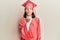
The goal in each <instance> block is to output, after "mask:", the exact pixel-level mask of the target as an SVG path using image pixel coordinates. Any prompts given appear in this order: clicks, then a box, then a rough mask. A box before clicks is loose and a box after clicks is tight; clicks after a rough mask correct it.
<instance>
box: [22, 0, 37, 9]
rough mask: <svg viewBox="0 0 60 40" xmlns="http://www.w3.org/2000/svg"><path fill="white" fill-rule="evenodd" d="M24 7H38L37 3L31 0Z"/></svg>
mask: <svg viewBox="0 0 60 40" xmlns="http://www.w3.org/2000/svg"><path fill="white" fill-rule="evenodd" d="M22 6H23V7H26V6H32V7H33V8H34V7H36V6H37V5H36V4H35V3H33V2H32V1H30V0H27V1H26V2H25V3H23V4H22Z"/></svg>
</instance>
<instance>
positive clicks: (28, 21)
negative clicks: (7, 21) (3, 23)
mask: <svg viewBox="0 0 60 40" xmlns="http://www.w3.org/2000/svg"><path fill="white" fill-rule="evenodd" d="M23 6H24V7H25V9H24V10H25V12H24V15H23V17H22V18H20V19H19V31H20V32H19V36H20V38H21V40H41V30H40V27H41V26H40V19H39V18H38V17H36V16H35V14H34V7H36V6H37V5H36V4H34V3H33V2H31V1H30V0H28V1H26V2H25V3H24V4H23Z"/></svg>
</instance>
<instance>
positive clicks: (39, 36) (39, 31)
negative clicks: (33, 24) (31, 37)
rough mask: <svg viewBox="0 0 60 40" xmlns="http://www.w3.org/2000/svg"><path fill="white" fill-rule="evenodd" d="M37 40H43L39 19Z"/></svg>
mask: <svg viewBox="0 0 60 40" xmlns="http://www.w3.org/2000/svg"><path fill="white" fill-rule="evenodd" d="M37 40H41V24H40V19H38V26H37Z"/></svg>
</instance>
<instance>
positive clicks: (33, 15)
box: [23, 12, 35, 18]
mask: <svg viewBox="0 0 60 40" xmlns="http://www.w3.org/2000/svg"><path fill="white" fill-rule="evenodd" d="M23 17H24V18H26V17H27V14H26V12H25V13H24V15H23ZM32 18H35V14H34V12H32Z"/></svg>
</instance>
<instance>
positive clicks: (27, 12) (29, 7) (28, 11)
mask: <svg viewBox="0 0 60 40" xmlns="http://www.w3.org/2000/svg"><path fill="white" fill-rule="evenodd" d="M25 12H26V14H27V15H28V16H31V14H32V12H33V8H32V7H31V6H27V7H25Z"/></svg>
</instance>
